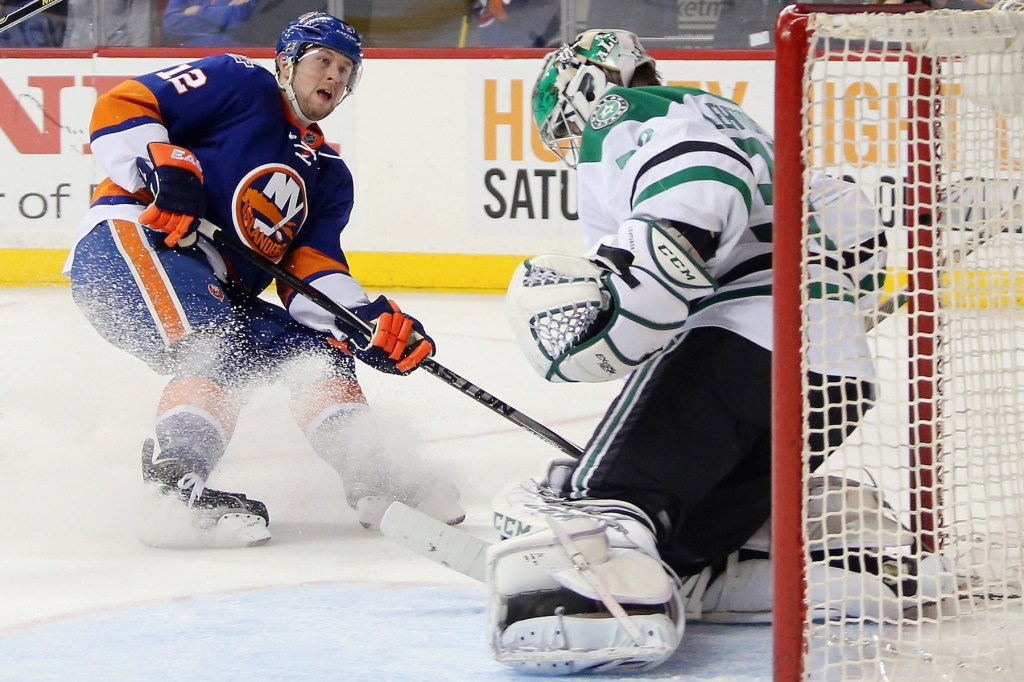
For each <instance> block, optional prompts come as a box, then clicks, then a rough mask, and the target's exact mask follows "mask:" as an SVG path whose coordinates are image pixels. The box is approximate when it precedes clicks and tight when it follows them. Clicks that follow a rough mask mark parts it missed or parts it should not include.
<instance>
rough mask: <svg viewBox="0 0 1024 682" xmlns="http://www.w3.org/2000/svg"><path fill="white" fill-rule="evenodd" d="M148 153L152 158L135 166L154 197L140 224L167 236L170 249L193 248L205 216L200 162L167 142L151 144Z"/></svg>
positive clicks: (165, 240) (188, 152) (141, 160)
mask: <svg viewBox="0 0 1024 682" xmlns="http://www.w3.org/2000/svg"><path fill="white" fill-rule="evenodd" d="M146 149H147V150H148V151H149V158H148V159H143V158H138V159H136V161H135V163H136V166H138V169H139V173H141V174H142V180H143V182H145V183H146V188H147V189H148V190H149V191H150V192H151V193H152V194H153V203H152V204H150V205H149V208H147V209H146V210H145V211H143V213H142V215H141V216H139V222H140V223H142V224H143V225H146V226H147V227H151V228H153V229H155V230H160V231H161V232H166V233H167V237H166V238H165V239H164V244H166V245H167V246H175V245H176V244H178V243H179V242H180V243H181V244H182V246H191V245H192V244H193V243H195V237H194V236H192V235H193V234H194V233H195V231H196V229H197V228H198V227H199V219H200V218H202V217H203V214H204V213H205V212H206V193H205V192H204V191H203V169H202V168H201V167H200V165H199V160H198V159H196V156H195V154H193V153H192V152H190V151H189V150H187V149H185V148H184V147H179V146H177V145H173V144H167V143H165V142H150V143H149V145H148V146H147V147H146Z"/></svg>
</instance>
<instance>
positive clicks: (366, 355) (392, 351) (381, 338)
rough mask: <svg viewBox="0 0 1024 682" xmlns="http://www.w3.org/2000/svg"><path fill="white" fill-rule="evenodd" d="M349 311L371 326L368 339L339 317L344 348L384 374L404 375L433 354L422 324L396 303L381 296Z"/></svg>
mask: <svg viewBox="0 0 1024 682" xmlns="http://www.w3.org/2000/svg"><path fill="white" fill-rule="evenodd" d="M352 312H353V313H355V314H356V315H357V316H358V317H360V318H361V319H363V320H366V321H367V322H369V323H370V325H371V326H372V327H373V331H372V335H371V337H370V338H367V337H366V334H364V333H363V332H362V331H360V330H358V329H356V328H355V327H353V326H352V325H351V324H348V323H347V322H345V321H344V320H342V319H340V318H339V319H338V321H337V323H338V327H339V328H340V329H341V331H342V332H344V333H345V334H346V335H347V336H348V337H349V341H348V342H345V345H344V346H342V348H343V350H346V351H347V352H349V353H351V354H352V355H355V356H356V357H357V358H359V359H360V360H361V361H363V362H365V363H366V364H368V365H370V366H371V367H373V368H374V369H376V370H379V371H381V372H384V373H386V374H400V375H403V376H404V375H406V374H408V373H409V372H411V371H413V370H414V369H416V368H417V367H419V365H420V363H421V362H423V360H424V359H426V358H428V357H429V356H431V355H433V354H434V341H433V339H431V338H430V337H429V336H427V333H426V332H425V331H423V325H422V324H420V323H419V321H418V320H416V319H415V318H413V317H411V316H409V315H406V314H405V313H403V312H402V311H401V310H400V309H399V307H398V304H397V303H395V302H394V301H391V300H389V299H387V298H385V297H384V296H380V297H378V298H377V300H375V301H371V302H370V303H367V304H366V305H362V306H359V307H358V308H353V309H352Z"/></svg>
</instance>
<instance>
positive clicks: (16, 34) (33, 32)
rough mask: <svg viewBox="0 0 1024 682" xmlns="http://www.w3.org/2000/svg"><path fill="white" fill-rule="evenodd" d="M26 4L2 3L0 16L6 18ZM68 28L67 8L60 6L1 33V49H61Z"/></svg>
mask: <svg viewBox="0 0 1024 682" xmlns="http://www.w3.org/2000/svg"><path fill="white" fill-rule="evenodd" d="M25 4H27V0H19V1H17V2H10V3H7V2H4V3H0V15H3V16H6V15H8V14H10V13H11V12H13V11H14V10H16V9H18V8H20V7H21V6H22V5H25ZM66 26H67V8H64V7H61V6H59V5H58V6H57V7H54V8H52V9H48V10H47V11H45V12H42V13H40V14H37V15H35V16H34V17H32V18H31V19H26V20H25V21H23V22H21V23H20V24H17V25H15V26H13V27H11V28H9V29H7V30H6V31H4V32H3V33H0V48H7V47H60V45H61V42H62V41H63V40H64V31H65V27H66Z"/></svg>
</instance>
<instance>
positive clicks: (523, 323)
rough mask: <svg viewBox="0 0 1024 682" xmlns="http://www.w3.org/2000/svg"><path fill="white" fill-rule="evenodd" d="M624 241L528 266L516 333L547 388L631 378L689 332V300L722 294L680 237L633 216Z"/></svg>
mask: <svg viewBox="0 0 1024 682" xmlns="http://www.w3.org/2000/svg"><path fill="white" fill-rule="evenodd" d="M617 243H618V244H620V245H621V244H628V245H629V246H630V249H629V250H626V249H623V248H618V247H615V246H611V245H610V244H606V243H600V244H598V245H597V247H596V248H595V249H594V250H593V251H591V252H590V253H588V254H587V255H586V256H585V257H583V258H580V257H575V256H557V255H546V256H537V257H536V258H531V259H529V260H527V261H525V262H524V263H522V264H521V265H520V266H519V268H517V269H516V272H515V274H514V275H513V276H512V282H511V284H510V285H509V289H508V295H507V297H506V303H507V309H508V314H509V318H510V321H511V325H512V331H513V333H514V334H515V336H516V340H517V341H518V342H519V345H520V347H521V348H522V349H523V352H524V353H525V354H526V358H527V360H529V361H530V364H531V365H532V366H533V368H534V369H535V370H537V372H538V373H539V374H540V375H541V376H543V377H544V378H545V379H547V380H548V381H554V382H564V381H568V382H575V381H586V382H600V381H609V380H612V379H619V378H621V377H624V376H625V375H627V374H628V373H629V372H631V371H633V370H634V369H635V368H636V367H638V366H640V365H642V364H643V363H644V362H646V361H647V360H649V359H650V358H651V357H653V356H654V355H656V354H657V353H659V352H660V351H662V350H663V349H664V348H665V347H666V346H668V345H669V344H670V343H671V342H672V340H673V339H675V338H676V337H677V336H678V335H679V334H680V333H681V332H682V330H683V325H684V323H685V322H686V318H687V317H688V316H689V314H690V302H691V301H693V300H695V299H697V298H701V297H703V296H706V295H708V294H710V293H711V292H712V291H714V290H715V288H716V287H717V283H716V282H715V280H714V278H712V277H711V275H709V274H708V273H707V271H706V270H705V266H704V262H703V260H702V259H701V258H700V256H698V255H697V254H696V250H695V249H693V247H692V246H690V244H689V242H688V241H687V240H686V238H685V237H683V235H682V234H681V233H680V232H678V231H677V230H675V229H673V228H671V227H668V226H665V225H662V224H661V223H657V222H654V221H651V220H645V219H637V218H632V219H630V220H627V221H626V222H625V223H623V224H622V226H621V227H620V228H619V235H618V239H617Z"/></svg>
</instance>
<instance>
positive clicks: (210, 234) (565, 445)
mask: <svg viewBox="0 0 1024 682" xmlns="http://www.w3.org/2000/svg"><path fill="white" fill-rule="evenodd" d="M199 232H200V234H202V235H203V236H205V237H206V238H207V239H210V240H212V241H215V242H217V243H218V244H222V245H224V246H225V247H227V248H228V249H230V250H231V251H233V252H235V253H236V254H238V255H239V256H241V257H242V258H244V259H246V260H247V261H249V262H250V263H252V264H253V265H255V266H256V267H258V268H259V269H260V270H263V271H264V272H265V273H267V274H268V275H271V276H273V277H274V278H275V279H276V280H277V281H279V282H283V283H284V284H287V285H288V286H289V287H291V288H292V289H294V290H295V291H297V292H299V293H300V294H302V295H303V296H305V297H306V298H307V299H309V300H310V301H312V302H313V303H315V304H316V305H318V306H320V307H321V308H323V309H324V310H326V311H327V312H329V313H330V314H331V315H334V316H335V317H337V318H340V319H342V320H344V321H345V322H346V323H348V324H350V325H352V326H353V327H355V328H356V329H359V330H360V331H362V332H363V333H365V334H366V335H367V337H372V336H373V327H371V326H370V323H369V322H367V321H366V320H364V319H362V318H361V317H359V316H358V315H356V314H355V313H353V312H352V311H351V310H349V309H348V308H346V307H344V306H341V305H338V304H337V303H335V302H334V301H332V300H331V299H330V298H328V297H327V296H325V295H324V294H323V293H322V292H321V291H319V290H318V289H315V288H314V287H312V286H310V285H309V284H306V283H305V282H303V281H302V280H301V279H299V278H298V277H296V276H295V275H293V274H291V273H290V272H288V271H287V270H285V269H284V268H281V267H280V266H278V265H276V264H275V263H272V262H270V261H269V260H267V259H266V258H264V257H263V256H261V255H259V254H258V253H256V252H255V251H253V250H252V249H250V248H249V247H247V246H245V245H243V244H241V243H239V242H238V241H237V240H236V239H234V238H233V237H230V236H228V235H227V234H226V233H225V232H224V230H222V229H221V228H219V227H217V226H216V225H214V224H213V223H211V222H210V221H208V220H203V221H201V223H200V225H199ZM420 366H421V367H422V368H423V369H425V370H426V371H427V373H429V374H432V375H434V376H435V377H437V378H438V379H440V380H441V381H443V382H445V383H446V384H448V385H449V386H454V387H455V388H457V389H458V390H460V391H462V392H463V393H465V394H466V395H468V396H469V397H470V398H472V399H473V400H475V401H477V402H478V403H480V404H481V405H483V406H484V407H487V408H489V409H490V410H491V411H493V412H497V413H498V414H500V415H501V416H502V417H504V418H505V419H507V420H509V421H510V422H512V423H513V424H516V425H518V426H521V427H523V428H524V429H526V430H527V431H529V432H530V433H532V434H533V435H535V436H537V437H538V438H540V439H541V440H543V441H545V442H546V443H549V444H550V445H553V446H554V447H556V448H558V449H559V450H561V451H562V452H564V453H565V454H567V455H569V456H570V457H573V458H575V459H579V458H580V456H581V455H582V454H583V450H581V449H580V448H579V446H577V445H575V444H573V443H572V442H570V441H568V440H566V439H565V438H562V437H561V436H559V435H558V434H557V433H555V432H554V431H552V430H551V429H549V428H548V427H546V426H544V425H543V424H541V423H540V422H537V421H535V420H533V419H531V418H530V417H528V416H526V415H525V414H523V413H522V412H520V411H519V410H517V409H515V408H514V407H512V406H511V405H509V404H508V403H506V402H504V401H502V400H499V399H498V398H496V397H494V396H493V395H491V394H490V393H488V392H487V391H485V390H483V389H482V388H480V387H479V386H477V385H476V384H473V383H471V382H470V381H468V380H466V379H463V378H462V377H461V376H459V375H458V374H456V373H455V372H453V371H451V370H450V369H448V368H447V367H445V366H444V365H442V364H441V363H439V362H437V361H436V360H433V359H431V358H426V359H424V360H423V362H421V363H420Z"/></svg>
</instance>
